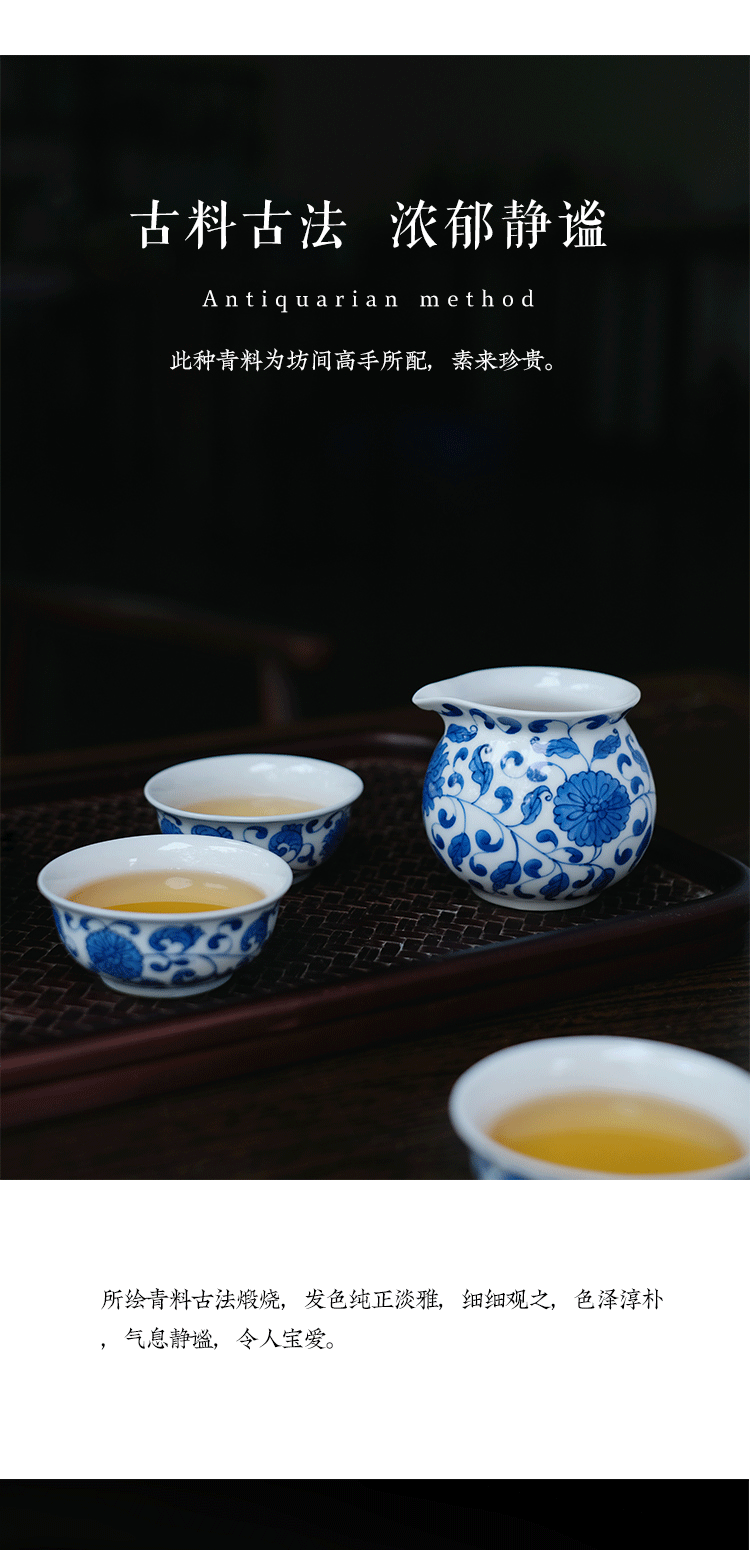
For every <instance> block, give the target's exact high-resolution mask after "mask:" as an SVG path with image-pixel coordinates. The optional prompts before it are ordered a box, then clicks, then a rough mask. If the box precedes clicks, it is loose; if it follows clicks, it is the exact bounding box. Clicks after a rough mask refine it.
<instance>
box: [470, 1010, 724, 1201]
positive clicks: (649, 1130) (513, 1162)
mask: <svg viewBox="0 0 750 1550" xmlns="http://www.w3.org/2000/svg"><path fill="white" fill-rule="evenodd" d="M449 1112H450V1118H451V1122H452V1124H453V1127H454V1129H455V1130H456V1131H457V1132H458V1134H459V1135H460V1137H461V1139H462V1140H463V1141H464V1142H465V1143H466V1145H467V1147H468V1149H469V1153H470V1161H471V1168H472V1172H473V1173H474V1174H475V1176H476V1177H477V1178H480V1179H612V1178H674V1179H679V1178H682V1179H689V1178H690V1179H695V1178H698V1179H740V1178H748V1177H750V1077H749V1076H748V1075H747V1074H746V1073H745V1072H744V1071H741V1070H740V1069H739V1068H738V1067H737V1066H733V1065H730V1064H729V1062H728V1061H725V1060H717V1059H716V1058H715V1056H713V1055H704V1054H701V1053H700V1052H699V1051H697V1050H690V1049H683V1048H681V1047H680V1046H679V1045H674V1044H661V1043H656V1042H653V1041H652V1040H650V1039H630V1038H608V1037H606V1036H602V1037H597V1036H595V1035H586V1036H585V1037H581V1038H563V1039H537V1040H533V1041H532V1042H530V1043H527V1044H516V1045H512V1046H511V1047H510V1048H509V1049H505V1050H500V1051H499V1052H498V1053H497V1054H494V1055H488V1056H487V1058H486V1059H485V1060H480V1061H478V1063H477V1064H476V1065H475V1066H471V1067H470V1069H469V1070H468V1071H465V1072H464V1074H463V1076H461V1077H460V1078H459V1080H458V1081H457V1083H456V1085H455V1087H454V1088H453V1091H452V1093H451V1096H450V1105H449Z"/></svg>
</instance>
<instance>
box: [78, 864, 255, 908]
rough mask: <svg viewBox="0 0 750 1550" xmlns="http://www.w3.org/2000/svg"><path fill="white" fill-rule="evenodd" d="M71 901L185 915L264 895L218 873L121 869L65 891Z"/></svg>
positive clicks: (250, 901)
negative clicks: (68, 891)
mask: <svg viewBox="0 0 750 1550" xmlns="http://www.w3.org/2000/svg"><path fill="white" fill-rule="evenodd" d="M68 898H69V899H70V900H71V901H72V903H73V904H91V905H95V906H97V907H98V908H99V909H102V908H103V909H105V910H134V911H135V912H136V913H137V914H141V913H146V914H154V915H186V914H189V913H190V912H192V911H195V910H224V909H239V908H240V907H241V906H242V905H247V904H256V903H257V902H258V900H259V899H263V898H265V894H264V893H263V890H262V888H256V887H255V884H254V883H245V882H242V881H241V879H240V878H237V877H225V876H224V874H223V873H221V872H187V871H186V872H123V873H122V875H121V876H117V877H100V878H98V879H97V881H96V882H95V883H85V884H84V886H83V888H78V889H76V892H75V893H71V894H68Z"/></svg>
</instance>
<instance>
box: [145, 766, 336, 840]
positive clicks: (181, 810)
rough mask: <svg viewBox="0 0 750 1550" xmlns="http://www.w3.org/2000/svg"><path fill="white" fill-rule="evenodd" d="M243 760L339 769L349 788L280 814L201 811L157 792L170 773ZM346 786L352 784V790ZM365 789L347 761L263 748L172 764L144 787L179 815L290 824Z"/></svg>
mask: <svg viewBox="0 0 750 1550" xmlns="http://www.w3.org/2000/svg"><path fill="white" fill-rule="evenodd" d="M240 759H242V760H257V761H261V760H271V761H273V762H274V763H276V764H278V765H279V766H281V767H283V766H284V765H285V764H287V763H289V764H307V765H312V766H316V767H317V768H318V769H319V770H321V771H335V772H336V774H337V775H340V776H342V777H346V780H345V781H344V787H345V789H344V790H343V791H342V794H341V795H340V796H338V797H336V798H335V800H333V801H328V802H325V803H322V804H318V806H317V807H309V808H304V809H302V810H298V811H296V812H289V811H288V810H287V811H286V812H285V811H283V809H282V810H281V811H280V812H277V813H262V814H259V813H222V812H215V813H208V812H205V811H201V812H197V811H196V809H195V808H190V807H177V806H176V805H175V804H174V803H171V802H166V801H164V800H163V799H162V798H161V797H159V796H157V795H156V794H155V791H154V787H155V784H156V782H157V781H160V780H165V779H166V778H167V777H169V776H177V775H178V774H181V773H182V772H183V771H187V770H190V769H193V770H198V769H200V768H203V769H204V771H205V773H208V770H207V766H208V765H213V766H214V767H215V768H218V766H220V765H229V764H234V762H235V761H236V760H240ZM346 787H348V790H347V789H346ZM363 791H364V781H363V780H362V778H361V776H359V775H357V773H356V771H355V770H350V769H349V768H348V766H347V765H345V764H336V763H334V762H333V761H332V760H329V759H315V758H311V757H310V756H309V755H307V754H279V753H267V752H265V751H263V750H260V749H259V750H251V751H249V752H248V753H236V754H214V755H209V756H207V757H206V758H204V759H187V760H184V761H182V762H181V763H180V764H171V765H168V766H167V767H166V768H165V769H163V770H157V772H156V773H155V774H154V775H151V776H150V777H149V779H148V780H147V781H146V784H145V786H144V788H143V795H144V796H145V798H146V801H147V802H148V803H150V805H151V806H152V807H157V808H158V809H159V810H160V811H161V812H164V813H169V814H171V815H173V816H174V817H176V818H199V819H201V820H206V821H211V820H213V821H216V822H221V821H222V820H224V821H225V822H226V821H229V822H230V823H236V824H240V823H254V822H260V823H279V822H283V821H285V820H286V821H288V822H290V823H305V822H306V821H307V820H309V819H312V818H325V817H327V816H328V814H329V813H335V812H338V811H339V809H340V808H342V807H350V806H351V805H352V803H354V802H356V801H357V800H358V799H359V797H361V795H362V792H363Z"/></svg>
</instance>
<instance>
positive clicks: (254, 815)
mask: <svg viewBox="0 0 750 1550" xmlns="http://www.w3.org/2000/svg"><path fill="white" fill-rule="evenodd" d="M363 790H364V786H363V784H362V781H361V780H360V777H359V775H356V774H355V773H354V771H353V770H350V769H347V768H346V766H345V765H342V764H330V763H329V762H328V761H327V760H325V759H310V758H307V756H305V755H301V754H280V753H247V754H244V753H243V754H239V753H238V754H220V755H217V756H216V757H215V758H210V759H192V760H189V761H188V762H187V763H186V764H173V765H172V766H171V767H170V768H169V769H166V770H160V771H159V774H158V775H152V776H151V779H150V780H149V781H148V782H147V783H146V786H145V788H144V796H145V797H146V800H147V802H150V803H151V806H152V807H155V808H156V812H157V816H158V819H159V827H160V829H161V831H162V833H163V834H183V835H212V836H214V837H215V838H217V839H232V840H242V841H244V842H245V843H247V844H250V845H256V846H259V847H260V848H261V849H263V850H267V851H269V852H271V854H273V855H275V856H280V857H281V858H282V860H284V861H286V862H287V863H288V865H289V866H290V867H291V869H292V872H293V874H294V881H295V882H299V881H300V880H301V878H303V877H305V876H307V875H309V873H310V871H311V869H313V868H316V867H318V866H320V864H321V862H323V861H327V860H328V858H329V856H332V855H333V852H334V851H335V850H337V849H338V846H339V845H340V843H341V841H342V839H343V838H344V835H345V833H346V830H347V828H348V825H349V814H350V809H351V806H352V803H353V802H356V800H357V798H358V797H360V796H361V795H362V792H363ZM253 797H254V798H258V799H260V801H259V804H258V805H256V807H255V809H253V804H252V802H251V801H249V800H248V802H247V807H248V811H247V812H245V813H243V812H241V811H240V810H239V809H238V806H237V800H238V801H239V802H240V803H241V802H242V801H243V800H244V799H245V798H253ZM228 798H229V799H233V800H232V802H231V804H230V805H231V808H232V810H231V812H230V811H227V805H228V804H227V801H226V799H228ZM235 799H236V800H235ZM269 803H270V804H271V805H270V807H269ZM196 804H198V805H197V807H196ZM285 804H286V805H285ZM258 806H260V808H261V810H260V811H258ZM274 807H275V809H276V810H275V811H274Z"/></svg>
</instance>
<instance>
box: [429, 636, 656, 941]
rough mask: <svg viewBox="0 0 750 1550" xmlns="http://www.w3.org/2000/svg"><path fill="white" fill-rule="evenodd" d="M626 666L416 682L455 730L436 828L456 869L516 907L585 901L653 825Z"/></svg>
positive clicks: (624, 863)
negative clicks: (617, 673) (631, 721)
mask: <svg viewBox="0 0 750 1550" xmlns="http://www.w3.org/2000/svg"><path fill="white" fill-rule="evenodd" d="M639 699H640V691H639V690H638V689H637V688H636V686H635V684H632V683H628V681H627V680H626V679H624V678H613V677H611V676H610V675H609V674H607V673H592V672H589V671H587V670H583V669H579V668H565V667H500V668H487V669H481V670H480V671H478V672H474V673H464V674H462V675H460V676H459V677H457V678H445V679H443V680H442V681H440V682H438V683H432V684H426V685H425V687H424V688H423V689H419V690H418V691H417V693H416V694H415V695H414V704H415V705H418V706H420V708H421V709H422V710H434V711H437V713H438V715H440V716H442V718H443V721H444V723H445V731H444V734H443V736H442V738H441V739H440V742H439V743H438V745H437V748H436V749H435V752H434V754H433V756H432V758H431V760H430V763H429V765H428V768H427V773H426V775H425V781H424V789H423V795H422V814H423V818H424V826H425V829H426V832H427V838H428V840H429V842H430V844H431V846H432V848H433V850H434V852H435V854H436V856H438V857H439V858H440V860H441V861H442V862H444V864H445V865H446V866H447V867H448V869H449V871H451V872H452V873H453V874H454V876H456V877H459V878H461V879H462V880H463V882H465V883H467V884H468V886H469V887H470V888H472V889H473V890H474V892H475V893H476V894H477V895H479V896H480V897H482V898H484V899H486V900H487V901H488V902H490V903H493V904H500V905H503V906H505V907H506V908H508V909H519V910H552V909H555V910H560V909H575V908H580V907H581V906H582V905H584V904H588V903H590V902H591V900H592V899H595V898H596V897H597V895H598V894H599V893H600V892H601V891H602V890H603V889H604V888H609V887H611V885H612V884H613V883H617V882H619V881H620V879H621V878H623V877H625V876H626V875H627V873H628V872H630V871H631V870H632V868H633V867H634V866H636V865H637V863H638V862H639V861H640V859H641V857H642V856H643V854H644V852H645V850H646V848H647V846H648V844H649V842H650V840H651V836H652V834H653V827H654V818H655V815H656V793H655V791H654V782H653V777H652V774H651V771H650V769H649V766H648V762H647V760H646V756H645V754H644V752H643V749H642V748H641V747H640V744H639V743H638V741H637V739H636V737H635V736H634V735H633V732H632V730H631V728H630V727H629V725H628V723H627V720H626V719H625V713H626V711H628V710H630V709H632V707H633V706H634V705H637V703H638V701H639Z"/></svg>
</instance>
